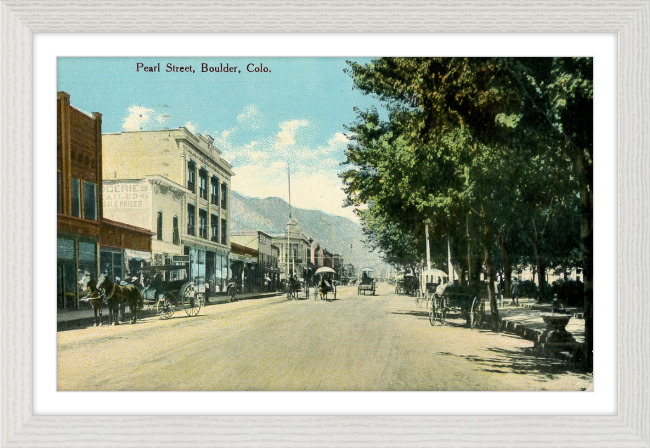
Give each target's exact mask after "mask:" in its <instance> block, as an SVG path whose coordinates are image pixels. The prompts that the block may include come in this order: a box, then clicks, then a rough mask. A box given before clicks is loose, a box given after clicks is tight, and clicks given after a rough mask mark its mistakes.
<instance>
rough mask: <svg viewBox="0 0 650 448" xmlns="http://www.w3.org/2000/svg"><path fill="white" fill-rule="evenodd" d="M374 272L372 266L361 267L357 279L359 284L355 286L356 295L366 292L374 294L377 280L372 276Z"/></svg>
mask: <svg viewBox="0 0 650 448" xmlns="http://www.w3.org/2000/svg"><path fill="white" fill-rule="evenodd" d="M374 272H375V270H374V269H372V268H363V269H361V278H360V279H359V285H358V286H357V295H361V293H363V295H365V294H366V292H371V293H372V295H373V296H374V295H375V291H376V290H377V282H376V281H375V279H374V277H372V275H373V273H374Z"/></svg>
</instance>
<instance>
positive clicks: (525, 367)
mask: <svg viewBox="0 0 650 448" xmlns="http://www.w3.org/2000/svg"><path fill="white" fill-rule="evenodd" d="M485 350H486V355H484V356H483V355H482V356H477V355H459V354H455V353H450V352H438V353H437V354H438V355H441V356H451V357H457V358H462V359H466V360H468V361H472V362H473V363H476V365H477V366H478V367H480V368H481V369H482V370H483V371H485V372H490V373H497V374H507V375H510V374H513V373H514V374H516V375H534V376H536V377H537V378H536V379H535V381H538V382H548V381H552V380H555V379H557V378H559V377H560V376H561V375H565V374H567V373H577V374H586V373H587V372H586V371H585V370H584V369H583V368H581V366H580V365H577V364H575V363H572V362H569V361H566V360H564V359H557V358H551V357H546V356H543V354H542V353H541V352H540V351H539V350H537V349H535V348H532V347H527V348H518V349H514V350H510V349H504V348H499V347H489V348H486V349H485Z"/></svg>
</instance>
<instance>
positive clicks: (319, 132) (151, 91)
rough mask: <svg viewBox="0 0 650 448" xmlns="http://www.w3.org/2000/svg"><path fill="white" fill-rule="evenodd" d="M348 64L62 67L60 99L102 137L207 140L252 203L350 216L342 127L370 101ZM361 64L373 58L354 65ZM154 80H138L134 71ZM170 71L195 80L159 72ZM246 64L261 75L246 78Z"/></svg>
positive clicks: (69, 63)
mask: <svg viewBox="0 0 650 448" xmlns="http://www.w3.org/2000/svg"><path fill="white" fill-rule="evenodd" d="M345 60H346V58H59V59H58V73H57V90H63V91H66V92H68V93H69V94H70V95H71V103H72V105H73V106H75V107H76V108H78V109H81V110H83V111H86V112H101V113H102V115H103V132H104V133H109V132H120V131H123V130H138V129H143V130H152V129H165V128H178V127H180V126H186V127H187V128H189V129H190V130H192V131H193V132H197V133H201V134H209V135H211V136H212V137H213V138H214V139H215V144H216V145H217V147H218V148H219V149H221V150H222V152H223V153H224V157H225V158H226V160H228V161H229V162H230V163H232V165H233V167H234V171H235V174H236V175H235V177H234V178H233V188H234V189H235V190H237V191H239V192H241V193H243V194H246V195H249V196H258V197H266V196H279V197H282V198H284V199H285V200H286V199H287V187H286V162H287V161H290V163H291V172H292V194H291V198H292V202H293V204H294V205H295V206H297V207H302V208H316V209H321V210H323V211H326V212H328V213H332V214H336V215H342V216H348V217H352V210H351V209H344V208H343V207H342V201H343V198H344V195H343V192H342V191H341V189H340V187H341V181H340V179H339V178H338V177H337V173H339V172H340V171H341V170H342V167H341V166H339V162H341V161H343V160H344V155H343V150H344V149H345V147H346V139H345V137H344V136H343V134H342V133H343V132H345V130H344V126H343V125H344V124H350V123H352V122H353V121H354V119H355V113H354V111H353V108H354V107H355V106H357V107H360V108H362V109H365V108H367V107H369V106H370V105H373V104H375V105H377V104H378V103H377V101H376V100H374V99H372V98H369V97H366V96H364V95H362V94H361V92H359V91H358V90H353V89H352V80H351V78H350V77H349V76H348V75H347V74H345V73H344V72H343V70H344V69H345V68H346V66H347V65H346V63H345ZM357 60H358V61H360V62H367V61H369V60H370V59H357ZM138 62H141V63H143V64H145V65H146V66H156V64H158V63H160V67H161V73H157V72H145V71H143V70H140V71H139V72H138V71H137V63H138ZM168 63H171V64H174V65H176V66H179V67H180V66H189V65H191V66H192V68H193V69H194V73H192V72H189V73H173V72H170V73H168V72H165V70H166V66H167V64H168ZM203 63H205V64H208V65H209V66H217V67H218V66H219V65H220V64H223V65H224V66H225V64H226V63H227V64H228V65H229V66H231V67H232V66H236V67H237V71H236V72H234V73H232V72H231V73H223V72H222V73H209V72H206V73H202V72H201V67H202V64H203ZM248 64H253V66H252V67H259V66H260V64H262V65H263V66H265V67H267V68H268V69H269V70H270V72H267V73H249V72H248V71H247V69H246V67H247V66H248Z"/></svg>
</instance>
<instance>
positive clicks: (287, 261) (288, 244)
mask: <svg viewBox="0 0 650 448" xmlns="http://www.w3.org/2000/svg"><path fill="white" fill-rule="evenodd" d="M287 178H288V179H289V221H291V167H290V166H289V163H287ZM289 229H290V227H289V223H287V258H286V260H285V261H286V263H287V288H289V251H290V250H291V242H290V240H289Z"/></svg>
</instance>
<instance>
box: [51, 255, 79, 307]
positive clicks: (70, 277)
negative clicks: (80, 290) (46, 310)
mask: <svg viewBox="0 0 650 448" xmlns="http://www.w3.org/2000/svg"><path fill="white" fill-rule="evenodd" d="M56 293H57V294H56V306H57V308H58V309H60V310H74V309H76V308H77V275H76V272H75V264H74V262H59V263H57V265H56Z"/></svg>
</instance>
